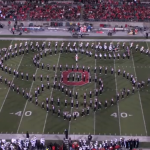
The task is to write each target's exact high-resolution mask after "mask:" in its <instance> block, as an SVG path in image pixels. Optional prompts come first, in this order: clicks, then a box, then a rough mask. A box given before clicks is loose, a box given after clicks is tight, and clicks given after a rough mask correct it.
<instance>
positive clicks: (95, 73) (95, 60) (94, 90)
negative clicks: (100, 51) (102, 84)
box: [94, 59, 96, 135]
mask: <svg viewBox="0 0 150 150" xmlns="http://www.w3.org/2000/svg"><path fill="white" fill-rule="evenodd" d="M95 67H96V59H95ZM95 75H96V73H95ZM94 91H96V82H95V90H94ZM94 94H95V93H94ZM95 123H96V115H95V112H94V135H95V128H96V126H95Z"/></svg>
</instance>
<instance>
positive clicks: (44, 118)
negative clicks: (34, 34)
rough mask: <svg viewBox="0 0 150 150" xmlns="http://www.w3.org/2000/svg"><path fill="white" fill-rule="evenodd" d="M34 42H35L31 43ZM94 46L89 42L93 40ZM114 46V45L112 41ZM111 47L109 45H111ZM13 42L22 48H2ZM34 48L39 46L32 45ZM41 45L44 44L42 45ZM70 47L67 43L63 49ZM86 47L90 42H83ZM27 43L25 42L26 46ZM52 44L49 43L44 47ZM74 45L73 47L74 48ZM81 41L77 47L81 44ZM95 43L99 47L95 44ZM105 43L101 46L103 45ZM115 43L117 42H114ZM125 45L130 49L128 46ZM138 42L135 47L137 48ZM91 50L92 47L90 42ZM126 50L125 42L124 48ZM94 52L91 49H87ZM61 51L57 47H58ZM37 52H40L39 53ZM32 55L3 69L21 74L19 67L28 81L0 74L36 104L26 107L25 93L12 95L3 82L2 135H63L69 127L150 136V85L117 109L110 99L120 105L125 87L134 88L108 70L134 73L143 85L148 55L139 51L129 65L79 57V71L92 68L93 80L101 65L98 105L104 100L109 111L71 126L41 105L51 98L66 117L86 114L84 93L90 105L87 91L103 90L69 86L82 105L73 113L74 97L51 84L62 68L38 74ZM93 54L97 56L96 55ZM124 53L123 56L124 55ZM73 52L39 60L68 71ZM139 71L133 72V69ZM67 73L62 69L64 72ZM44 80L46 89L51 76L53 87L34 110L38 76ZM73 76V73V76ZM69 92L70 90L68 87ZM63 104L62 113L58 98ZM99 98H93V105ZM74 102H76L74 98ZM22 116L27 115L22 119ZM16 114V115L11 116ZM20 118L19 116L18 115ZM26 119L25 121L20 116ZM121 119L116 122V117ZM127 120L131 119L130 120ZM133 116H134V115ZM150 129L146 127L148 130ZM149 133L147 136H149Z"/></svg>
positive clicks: (79, 130)
mask: <svg viewBox="0 0 150 150" xmlns="http://www.w3.org/2000/svg"><path fill="white" fill-rule="evenodd" d="M28 42H31V41H28ZM89 42H90V41H89ZM110 42H111V41H110ZM110 42H107V43H108V44H109V43H110ZM10 43H11V44H12V45H13V46H14V44H15V43H18V44H19V43H20V41H0V47H1V48H3V47H8V46H9V45H10ZM33 43H34V44H35V42H33ZM39 43H40V44H41V43H42V41H40V42H39ZM51 43H52V50H54V44H55V42H51ZM67 43H68V42H65V46H64V47H66V45H67ZM83 43H84V45H85V44H86V42H83ZM23 44H24V42H23ZM46 44H48V42H46ZM72 44H73V42H71V45H72ZM78 44H79V42H77V45H78ZM95 44H96V42H95ZM102 44H103V42H102ZM115 44H116V43H115ZM126 44H129V43H128V42H126ZM136 44H137V43H134V45H136ZM138 44H139V45H140V46H139V47H141V46H144V47H145V48H147V46H149V47H150V43H145V42H138ZM60 45H61V42H59V43H58V47H60ZM90 45H91V42H90ZM120 45H122V43H120ZM89 49H90V48H89ZM58 50H59V48H58ZM35 53H36V52H35ZM35 53H33V52H31V51H30V52H29V54H24V55H21V56H17V57H15V58H11V59H10V60H8V61H6V62H4V64H5V65H7V66H9V67H11V68H12V70H13V69H17V68H18V65H19V64H20V66H19V69H18V71H19V72H24V74H26V73H28V74H29V76H30V77H29V81H26V80H21V78H19V79H17V78H15V77H14V76H13V75H9V74H6V73H5V72H3V71H1V70H0V74H1V75H2V76H3V78H7V79H8V80H9V81H11V80H13V79H14V80H13V82H14V84H15V85H16V86H19V87H20V88H24V89H25V91H28V92H31V94H32V95H33V101H32V102H28V101H27V100H26V99H25V98H24V97H23V96H22V95H21V94H17V93H16V92H13V91H12V90H10V91H8V90H9V88H8V87H7V86H6V85H5V84H4V83H0V108H1V112H0V120H3V121H1V125H0V132H1V133H6V132H7V133H17V132H18V133H22V132H23V133H25V132H26V131H29V132H30V133H45V134H46V133H55V134H57V133H59V134H62V133H63V131H64V129H65V128H68V129H69V131H70V133H72V134H73V133H74V134H89V133H91V134H101V135H104V134H106V135H120V134H121V135H150V121H149V106H150V101H149V96H150V94H149V86H145V87H144V88H143V89H141V90H140V91H139V92H138V91H136V92H135V94H130V96H129V97H126V96H125V99H123V100H120V102H119V104H118V105H117V104H115V105H114V106H110V100H111V99H112V98H113V99H114V101H116V96H115V95H116V90H117V91H118V92H120V91H121V90H122V89H123V88H126V89H130V90H131V89H132V85H131V83H130V81H129V80H127V79H125V78H123V77H122V74H121V75H120V76H118V75H117V74H116V78H115V74H113V75H111V74H110V70H111V68H114V69H116V71H117V70H118V69H121V71H123V70H126V72H129V73H130V74H133V75H134V76H137V79H138V81H142V80H144V81H145V82H147V78H148V77H149V74H150V65H149V61H150V60H149V56H146V55H145V54H140V52H137V53H136V52H134V51H133V53H132V54H133V59H132V57H131V58H130V59H129V60H128V59H125V60H123V59H122V58H121V59H120V60H115V61H114V60H113V59H111V60H108V59H107V60H104V59H101V60H100V59H97V60H96V62H95V59H94V57H91V58H89V57H88V56H86V55H85V54H79V61H78V65H79V67H82V66H83V65H84V66H85V68H87V67H88V66H89V67H90V68H91V69H90V75H91V76H92V78H94V76H95V74H94V67H95V63H96V66H97V68H99V66H102V67H103V71H102V74H99V72H98V71H97V73H96V75H97V77H98V79H99V78H101V79H102V80H103V83H104V92H103V94H102V95H99V96H98V101H101V103H102V105H104V102H105V100H107V101H108V105H109V106H108V108H107V109H105V108H104V107H102V109H101V110H98V111H96V113H94V112H93V110H92V109H90V115H89V116H86V117H81V116H80V117H78V118H77V120H72V121H71V122H68V121H67V120H66V121H64V119H63V117H62V116H61V117H60V118H59V117H57V114H54V115H53V114H52V112H51V111H50V112H49V113H47V112H46V110H43V109H41V107H40V106H41V103H42V102H45V100H46V98H47V97H48V98H50V97H53V98H54V105H55V108H56V109H60V110H61V115H62V113H63V112H65V111H66V112H71V113H73V112H76V111H77V112H79V113H80V112H81V111H82V109H83V94H84V93H85V92H86V93H87V103H89V101H90V98H89V96H88V94H89V91H92V92H93V95H94V88H95V87H97V88H98V87H99V85H98V83H97V84H95V82H93V81H92V82H91V83H88V84H86V85H84V86H75V87H71V86H70V87H67V88H68V90H71V91H72V92H73V91H74V92H76V91H77V92H78V95H79V97H78V101H79V109H78V110H77V109H76V108H75V107H74V108H73V109H71V107H70V105H68V107H67V108H65V107H64V100H65V99H67V101H68V103H69V104H70V101H71V98H69V97H68V96H66V95H65V94H64V93H62V92H61V91H59V90H58V89H53V88H52V84H53V82H54V76H55V74H57V76H58V79H60V76H61V72H60V70H59V68H58V69H57V70H56V72H55V71H53V70H52V69H50V70H47V69H46V68H44V69H41V67H40V68H39V69H37V68H36V67H35V66H34V64H33V62H32V58H33V56H34V55H35ZM93 53H94V51H93ZM121 53H122V51H121ZM74 57H75V53H67V54H66V53H63V54H59V53H57V54H56V55H52V56H50V55H47V56H46V57H45V56H43V58H42V59H41V63H44V64H45V65H47V64H50V66H51V67H52V66H53V65H55V66H57V64H58V66H59V65H60V64H61V65H62V66H63V67H64V66H65V65H66V64H68V65H69V66H70V67H71V66H72V65H74V67H75V65H76V62H75V59H74ZM105 67H107V68H108V74H107V75H105V74H104V68H105ZM134 67H135V68H134ZM63 70H64V68H63ZM35 72H36V81H35V82H32V75H33V74H34V73H35ZM41 74H42V75H43V77H45V78H44V79H43V84H44V85H46V84H47V81H46V76H47V75H49V77H50V85H51V88H50V89H49V90H48V89H45V90H44V92H42V93H40V95H39V96H38V102H39V105H40V106H36V105H35V100H34V90H35V88H37V87H38V86H39V87H41V81H40V75H41ZM71 75H72V74H71ZM65 88H66V86H65ZM58 98H59V99H60V101H61V105H60V108H57V99H58ZM94 98H95V96H93V98H92V99H93V100H94ZM74 101H75V99H74ZM23 112H24V114H23ZM10 113H13V114H10ZM15 113H16V114H15ZM22 114H23V116H22ZM112 114H113V115H117V117H114V116H113V115H112ZM126 115H127V116H126ZM130 115H131V116H130ZM145 126H146V128H145ZM146 131H147V134H146Z"/></svg>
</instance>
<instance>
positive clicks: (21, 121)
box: [17, 59, 42, 133]
mask: <svg viewBox="0 0 150 150" xmlns="http://www.w3.org/2000/svg"><path fill="white" fill-rule="evenodd" d="M41 60H42V59H40V60H39V62H40V61H41ZM38 69H39V68H36V71H35V76H36V74H37V71H38ZM33 84H34V81H32V84H31V87H30V91H29V95H30V94H31V91H32V88H33ZM27 104H28V100H26V103H25V106H24V109H23V112H22V116H21V119H20V122H19V126H18V129H17V133H18V132H19V129H20V126H21V123H22V120H23V116H24V113H25V110H26V107H27Z"/></svg>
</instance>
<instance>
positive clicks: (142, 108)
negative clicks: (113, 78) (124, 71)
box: [131, 50, 147, 135]
mask: <svg viewBox="0 0 150 150" xmlns="http://www.w3.org/2000/svg"><path fill="white" fill-rule="evenodd" d="M131 58H132V62H133V68H134V74H135V77H136V79H137V74H136V70H135V65H134V58H133V55H132V50H131ZM138 96H139V101H140V106H141V112H142V117H143V123H144V128H145V133H146V135H147V128H146V123H145V117H144V112H143V106H142V101H141V95H140V92H139V90H138Z"/></svg>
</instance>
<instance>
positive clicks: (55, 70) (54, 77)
mask: <svg viewBox="0 0 150 150" xmlns="http://www.w3.org/2000/svg"><path fill="white" fill-rule="evenodd" d="M60 55H61V53H59V56H58V60H57V66H56V70H55V75H56V74H57V69H58V64H59V60H60ZM55 75H54V79H55ZM52 94H53V88H52V89H51V94H50V98H51V97H52ZM47 117H48V113H46V116H45V121H44V126H43V133H44V131H45V127H46V122H47Z"/></svg>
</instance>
